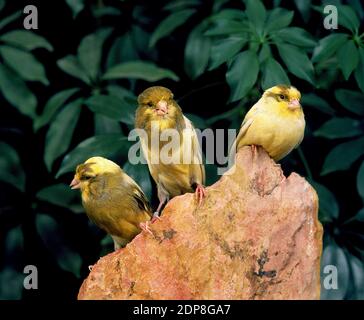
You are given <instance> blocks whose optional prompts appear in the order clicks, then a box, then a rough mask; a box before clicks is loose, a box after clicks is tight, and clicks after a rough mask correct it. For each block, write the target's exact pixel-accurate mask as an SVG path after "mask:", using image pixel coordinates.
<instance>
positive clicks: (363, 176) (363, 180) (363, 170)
mask: <svg viewBox="0 0 364 320" xmlns="http://www.w3.org/2000/svg"><path fill="white" fill-rule="evenodd" d="M356 185H357V189H358V193H359V194H360V196H361V198H362V199H363V201H364V161H363V162H362V164H361V166H360V169H359V171H358V176H357V179H356ZM363 220H364V219H363Z"/></svg>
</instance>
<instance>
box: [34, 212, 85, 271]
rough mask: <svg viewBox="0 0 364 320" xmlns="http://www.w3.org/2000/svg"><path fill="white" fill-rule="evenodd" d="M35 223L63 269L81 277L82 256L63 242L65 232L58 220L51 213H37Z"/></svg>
mask: <svg viewBox="0 0 364 320" xmlns="http://www.w3.org/2000/svg"><path fill="white" fill-rule="evenodd" d="M35 225H36V229H37V233H38V235H39V236H40V238H41V239H42V241H43V244H44V246H45V247H46V248H47V249H48V251H49V253H50V254H51V255H52V256H53V257H54V259H55V260H56V261H57V263H58V265H59V266H60V267H61V268H62V269H63V270H65V271H68V272H72V273H73V274H74V275H75V276H76V277H78V278H79V277H80V271H81V266H82V258H81V256H80V255H79V254H78V253H77V252H75V251H74V250H73V249H72V248H71V247H69V246H67V245H66V244H65V243H63V242H62V240H63V239H64V237H65V232H64V231H63V230H62V228H61V227H60V225H59V224H58V222H57V221H56V220H55V219H54V218H53V217H51V216H49V215H46V214H37V215H36V218H35ZM55 235H57V236H55ZM62 235H63V236H62Z"/></svg>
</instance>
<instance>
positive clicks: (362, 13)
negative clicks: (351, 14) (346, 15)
mask: <svg viewBox="0 0 364 320" xmlns="http://www.w3.org/2000/svg"><path fill="white" fill-rule="evenodd" d="M360 2H361V0H348V3H349V5H350V6H351V7H352V8H353V9H354V11H355V12H356V13H357V14H358V16H359V18H361V19H362V18H364V10H363V7H362V5H361V3H360Z"/></svg>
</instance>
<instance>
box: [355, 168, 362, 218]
mask: <svg viewBox="0 0 364 320" xmlns="http://www.w3.org/2000/svg"><path fill="white" fill-rule="evenodd" d="M362 167H363V164H362ZM363 199H364V198H363ZM354 218H355V220H356V221H359V222H364V208H363V209H361V210H359V212H358V213H357V214H356V216H355V217H354Z"/></svg>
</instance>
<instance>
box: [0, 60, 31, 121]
mask: <svg viewBox="0 0 364 320" xmlns="http://www.w3.org/2000/svg"><path fill="white" fill-rule="evenodd" d="M0 90H1V92H2V94H3V95H4V97H5V98H6V100H8V101H9V102H10V103H11V104H12V105H13V106H14V107H16V108H17V109H18V110H19V111H20V112H21V113H23V114H25V115H27V116H29V117H31V118H33V117H34V116H35V108H36V106H37V98H36V97H35V95H34V94H33V93H32V92H31V91H30V90H29V89H28V87H27V85H26V84H25V82H24V81H23V80H22V79H21V78H20V77H19V76H18V75H17V74H16V73H15V72H14V71H13V70H11V69H9V68H8V67H6V66H5V65H3V64H0Z"/></svg>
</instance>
